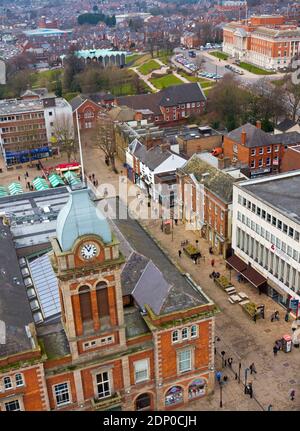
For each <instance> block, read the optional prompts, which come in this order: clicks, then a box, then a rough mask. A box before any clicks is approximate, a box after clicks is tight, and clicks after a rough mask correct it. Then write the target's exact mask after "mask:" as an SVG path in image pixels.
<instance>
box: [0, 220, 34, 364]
mask: <svg viewBox="0 0 300 431" xmlns="http://www.w3.org/2000/svg"><path fill="white" fill-rule="evenodd" d="M2 322H4V323H2ZM32 322H33V317H32V314H31V309H30V306H29V301H28V298H27V295H26V289H25V286H24V283H23V278H22V274H21V270H20V267H19V261H18V257H17V254H16V250H15V247H14V243H13V239H12V235H11V232H10V229H9V227H8V226H5V225H4V224H3V220H2V219H0V329H1V331H0V357H4V356H8V355H14V354H16V353H20V352H23V351H26V350H30V349H31V348H32V347H31V343H30V340H29V338H28V336H27V333H26V329H25V326H26V325H28V324H29V323H32ZM3 329H4V330H3Z"/></svg>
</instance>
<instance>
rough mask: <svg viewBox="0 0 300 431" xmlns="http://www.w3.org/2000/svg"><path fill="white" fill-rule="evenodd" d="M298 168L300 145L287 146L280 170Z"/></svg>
mask: <svg viewBox="0 0 300 431" xmlns="http://www.w3.org/2000/svg"><path fill="white" fill-rule="evenodd" d="M298 169H300V145H295V146H292V147H289V148H287V150H286V151H285V153H284V155H283V157H282V162H281V165H280V172H290V171H296V170H298Z"/></svg>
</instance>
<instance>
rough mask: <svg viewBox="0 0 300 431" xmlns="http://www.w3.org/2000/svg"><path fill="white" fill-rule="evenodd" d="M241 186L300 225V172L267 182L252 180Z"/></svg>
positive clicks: (282, 175)
mask: <svg viewBox="0 0 300 431" xmlns="http://www.w3.org/2000/svg"><path fill="white" fill-rule="evenodd" d="M240 186H241V187H242V188H243V189H246V190H247V191H248V192H250V193H251V194H252V195H254V196H255V197H256V198H258V199H260V200H261V201H262V202H264V203H266V204H269V205H271V206H272V207H273V208H275V209H276V210H277V211H279V212H281V213H282V214H283V215H284V216H286V217H288V218H290V219H291V220H293V221H295V222H296V223H300V171H293V172H291V173H289V174H279V175H276V176H272V177H268V178H267V179H266V180H265V179H261V180H250V181H247V182H245V183H244V182H243V183H241V184H240Z"/></svg>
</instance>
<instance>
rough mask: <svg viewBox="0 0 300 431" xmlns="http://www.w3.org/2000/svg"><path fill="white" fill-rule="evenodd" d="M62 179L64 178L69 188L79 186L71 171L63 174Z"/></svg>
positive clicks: (76, 177)
mask: <svg viewBox="0 0 300 431" xmlns="http://www.w3.org/2000/svg"><path fill="white" fill-rule="evenodd" d="M64 177H65V178H66V180H67V181H68V183H69V184H70V185H71V186H75V185H76V184H79V183H80V182H81V181H80V179H79V178H78V176H77V175H76V174H74V172H72V171H67V172H66V173H65V174H64Z"/></svg>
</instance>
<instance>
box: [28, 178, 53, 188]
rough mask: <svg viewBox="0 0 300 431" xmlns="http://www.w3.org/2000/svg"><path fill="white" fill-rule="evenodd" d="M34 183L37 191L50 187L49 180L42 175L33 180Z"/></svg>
mask: <svg viewBox="0 0 300 431" xmlns="http://www.w3.org/2000/svg"><path fill="white" fill-rule="evenodd" d="M32 184H33V186H34V188H35V189H36V190H37V191H41V190H47V189H49V185H48V183H47V181H46V180H45V179H44V178H41V177H36V178H35V179H34V180H33V181H32Z"/></svg>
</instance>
